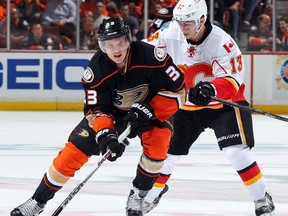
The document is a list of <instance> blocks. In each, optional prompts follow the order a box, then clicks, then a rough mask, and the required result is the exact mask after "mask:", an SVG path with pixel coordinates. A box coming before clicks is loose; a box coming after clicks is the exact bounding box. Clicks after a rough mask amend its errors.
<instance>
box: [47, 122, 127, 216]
mask: <svg viewBox="0 0 288 216" xmlns="http://www.w3.org/2000/svg"><path fill="white" fill-rule="evenodd" d="M130 131H131V125H128V126H127V128H126V129H125V131H124V132H123V133H122V134H121V135H120V136H119V137H118V142H119V143H122V142H123V140H124V139H125V138H126V137H127V136H128V135H129V133H130ZM111 154H112V152H111V151H110V150H109V151H107V152H106V153H105V154H104V155H103V156H102V158H100V160H99V161H98V162H97V164H96V166H95V167H94V168H93V169H92V171H91V172H90V173H89V175H88V176H87V177H86V178H85V179H84V180H83V181H82V182H80V183H79V184H78V185H77V186H76V187H75V188H74V190H73V191H72V192H71V193H70V194H69V195H68V197H67V198H66V199H65V200H64V201H63V202H62V203H61V205H60V206H59V207H58V208H57V209H56V210H55V211H54V213H53V214H52V216H57V215H59V214H60V213H61V212H62V210H63V209H64V208H65V207H66V206H67V205H68V203H69V202H70V201H71V200H72V199H73V197H74V196H75V195H76V194H77V193H78V192H79V191H80V190H81V188H82V187H83V186H84V185H85V183H86V182H87V181H88V180H89V179H90V178H91V176H92V175H93V174H94V173H95V172H96V171H97V170H98V168H99V167H100V166H101V165H102V164H103V162H104V161H105V160H106V159H107V158H108V157H109V156H110V155H111Z"/></svg>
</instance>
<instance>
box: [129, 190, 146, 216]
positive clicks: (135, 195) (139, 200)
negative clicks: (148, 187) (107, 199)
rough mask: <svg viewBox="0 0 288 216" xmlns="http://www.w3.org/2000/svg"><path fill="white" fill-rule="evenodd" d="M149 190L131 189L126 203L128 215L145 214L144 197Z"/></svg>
mask: <svg viewBox="0 0 288 216" xmlns="http://www.w3.org/2000/svg"><path fill="white" fill-rule="evenodd" d="M147 193H148V191H142V190H138V189H136V188H134V189H132V190H131V191H130V194H129V196H128V200H127V204H126V216H143V215H144V214H143V212H142V204H143V198H144V197H145V196H146V195H147Z"/></svg>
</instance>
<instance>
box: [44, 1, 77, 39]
mask: <svg viewBox="0 0 288 216" xmlns="http://www.w3.org/2000/svg"><path fill="white" fill-rule="evenodd" d="M43 19H44V20H43V23H42V24H43V25H44V26H45V25H46V26H49V25H50V26H58V27H59V31H60V35H61V36H64V37H67V39H68V41H69V40H72V38H73V35H74V32H75V31H76V4H75V1H73V0H50V1H48V3H47V5H46V8H45V11H44V16H43ZM68 43H69V42H68Z"/></svg>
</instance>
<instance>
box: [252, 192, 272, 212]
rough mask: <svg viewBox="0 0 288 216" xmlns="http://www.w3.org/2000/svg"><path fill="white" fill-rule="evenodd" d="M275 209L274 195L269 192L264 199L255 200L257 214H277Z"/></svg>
mask: <svg viewBox="0 0 288 216" xmlns="http://www.w3.org/2000/svg"><path fill="white" fill-rule="evenodd" d="M274 209H275V206H274V203H273V201H272V197H271V196H270V195H269V194H268V193H267V192H266V194H265V197H264V198H263V199H261V200H257V201H255V213H256V216H275V215H276V214H275V211H274Z"/></svg>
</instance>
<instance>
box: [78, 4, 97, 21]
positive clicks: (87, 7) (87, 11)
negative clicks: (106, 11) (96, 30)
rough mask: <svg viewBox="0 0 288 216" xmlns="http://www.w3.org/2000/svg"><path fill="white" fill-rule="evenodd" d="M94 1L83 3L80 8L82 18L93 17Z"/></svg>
mask: <svg viewBox="0 0 288 216" xmlns="http://www.w3.org/2000/svg"><path fill="white" fill-rule="evenodd" d="M93 5H94V0H86V1H81V6H80V17H81V18H82V17H86V16H93V13H94V10H93Z"/></svg>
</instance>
